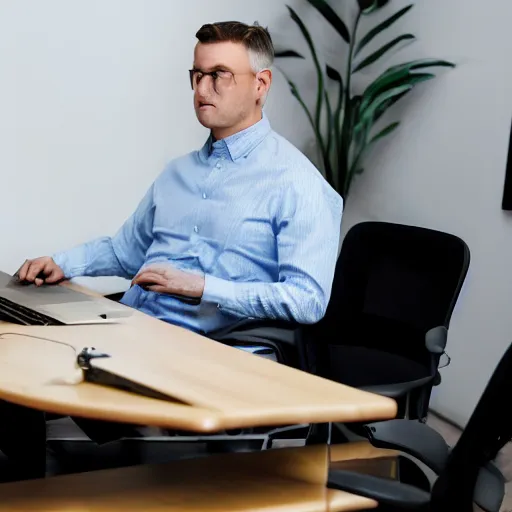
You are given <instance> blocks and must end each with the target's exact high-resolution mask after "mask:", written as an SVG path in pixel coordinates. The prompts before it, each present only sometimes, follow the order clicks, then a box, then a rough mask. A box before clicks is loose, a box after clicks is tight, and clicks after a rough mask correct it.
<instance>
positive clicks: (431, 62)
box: [385, 59, 455, 73]
mask: <svg viewBox="0 0 512 512" xmlns="http://www.w3.org/2000/svg"><path fill="white" fill-rule="evenodd" d="M434 66H436V67H437V66H441V67H448V68H454V67H455V64H454V63H453V62H449V61H447V60H442V59H419V60H413V61H410V62H404V63H403V64H397V65H396V66H392V67H390V68H389V69H387V70H386V71H385V73H390V72H393V71H399V70H401V69H407V70H409V71H411V70H413V69H423V68H430V67H434Z"/></svg>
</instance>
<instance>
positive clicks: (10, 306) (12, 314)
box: [0, 297, 62, 325]
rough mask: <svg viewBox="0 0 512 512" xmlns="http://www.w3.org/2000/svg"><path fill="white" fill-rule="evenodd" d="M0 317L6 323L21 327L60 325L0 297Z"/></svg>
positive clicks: (49, 318)
mask: <svg viewBox="0 0 512 512" xmlns="http://www.w3.org/2000/svg"><path fill="white" fill-rule="evenodd" d="M0 316H1V317H3V319H4V320H6V321H8V322H13V323H16V324H21V325H62V324H61V322H59V321H57V320H55V319H54V318H51V317H49V316H46V315H42V314H41V313H38V312H37V311H34V310H33V309H30V308H27V307H25V306H20V305H19V304H16V303H15V302H12V301H10V300H8V299H6V298H4V297H0Z"/></svg>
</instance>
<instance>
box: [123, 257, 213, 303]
mask: <svg viewBox="0 0 512 512" xmlns="http://www.w3.org/2000/svg"><path fill="white" fill-rule="evenodd" d="M136 284H137V285H139V286H141V287H142V288H144V289H146V290H150V291H152V292H157V293H167V294H170V295H173V294H175V295H185V296H186V297H202V295H203V291H204V276H202V275H198V274H192V273H190V272H183V271H182V270H178V269H176V268H174V267H173V266H171V265H165V264H164V265H162V264H155V265H149V266H147V267H145V268H143V269H142V270H140V272H139V273H138V274H137V275H136V276H135V277H134V278H133V280H132V285H136Z"/></svg>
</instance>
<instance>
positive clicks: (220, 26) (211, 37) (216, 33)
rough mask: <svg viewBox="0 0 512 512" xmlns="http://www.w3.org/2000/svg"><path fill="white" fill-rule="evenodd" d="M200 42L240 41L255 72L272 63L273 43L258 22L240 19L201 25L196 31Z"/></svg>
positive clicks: (267, 67) (266, 31)
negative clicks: (243, 21)
mask: <svg viewBox="0 0 512 512" xmlns="http://www.w3.org/2000/svg"><path fill="white" fill-rule="evenodd" d="M196 37H197V39H198V40H199V42H200V43H205V44H208V43H220V42H223V41H230V42H232V43H241V44H243V45H244V46H245V47H246V48H247V51H248V52H249V58H250V61H251V67H252V69H253V71H254V72H255V73H258V72H259V71H262V70H264V69H269V68H270V67H271V66H272V64H273V63H274V45H273V43H272V38H271V37H270V33H269V31H268V29H266V28H264V27H262V26H261V25H260V24H259V23H258V22H255V23H254V24H253V25H246V24H245V23H242V22H240V21H221V22H218V23H208V24H206V25H203V26H202V27H201V28H200V29H199V30H198V31H197V33H196Z"/></svg>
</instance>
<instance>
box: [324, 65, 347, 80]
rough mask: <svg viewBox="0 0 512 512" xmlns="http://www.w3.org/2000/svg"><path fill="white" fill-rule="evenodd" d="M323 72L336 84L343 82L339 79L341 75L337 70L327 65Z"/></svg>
mask: <svg viewBox="0 0 512 512" xmlns="http://www.w3.org/2000/svg"><path fill="white" fill-rule="evenodd" d="M325 72H326V74H327V76H328V77H329V78H330V79H331V80H335V81H336V82H343V80H342V79H341V73H340V72H339V71H338V70H337V69H334V68H333V67H331V66H329V64H327V65H326V66H325Z"/></svg>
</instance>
